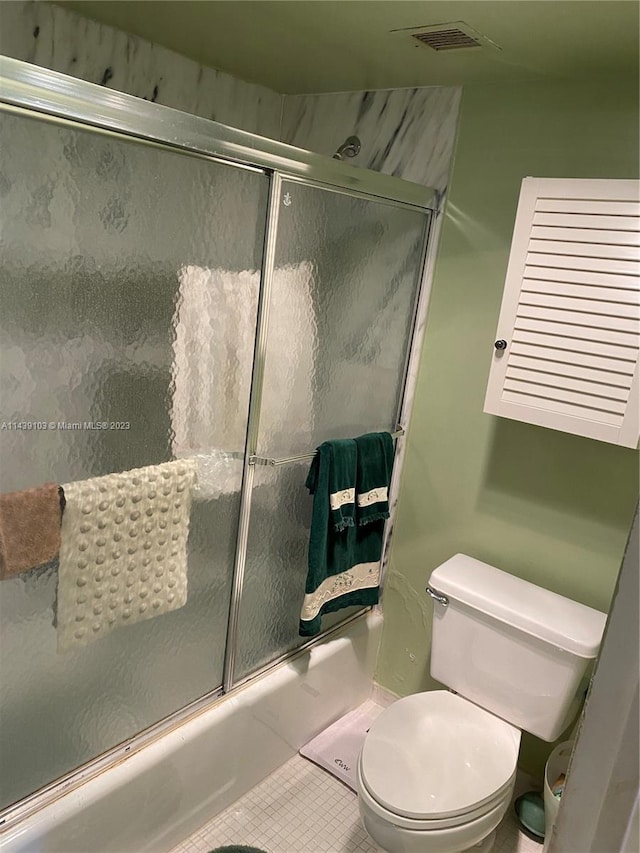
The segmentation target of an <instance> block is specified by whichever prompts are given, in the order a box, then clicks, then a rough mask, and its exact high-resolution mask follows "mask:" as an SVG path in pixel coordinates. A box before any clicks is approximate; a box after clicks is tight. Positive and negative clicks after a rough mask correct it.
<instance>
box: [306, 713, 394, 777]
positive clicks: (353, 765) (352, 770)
mask: <svg viewBox="0 0 640 853" xmlns="http://www.w3.org/2000/svg"><path fill="white" fill-rule="evenodd" d="M382 711H384V708H383V707H382V705H378V704H376V703H375V702H373V701H367V702H365V703H364V704H363V705H360V706H359V707H358V708H356V709H355V711H351V712H350V713H348V714H346V716H344V717H341V718H340V719H339V720H337V721H336V722H335V723H333V725H331V726H329V728H328V729H325V730H324V731H323V732H320V734H319V735H316V737H314V739H313V740H310V741H309V743H307V744H305V745H304V746H303V747H302V749H301V750H300V755H302V756H304V758H308V759H309V760H310V761H313V763H314V764H317V765H318V766H319V767H322V769H323V770H327V771H328V772H329V773H331V774H332V775H333V776H336V777H337V778H338V779H340V781H341V782H344V784H345V785H348V786H349V787H350V788H352V789H353V790H354V791H355V790H357V783H356V772H357V766H358V756H359V755H360V750H361V749H362V745H363V743H364V739H365V736H366V734H367V732H368V731H369V728H370V727H371V724H372V723H373V721H374V720H375V719H376V717H377V716H378V715H379V714H380V713H382Z"/></svg>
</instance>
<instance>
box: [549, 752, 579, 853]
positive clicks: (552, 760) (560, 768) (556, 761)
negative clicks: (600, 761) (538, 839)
mask: <svg viewBox="0 0 640 853" xmlns="http://www.w3.org/2000/svg"><path fill="white" fill-rule="evenodd" d="M572 752H573V741H571V740H566V741H564V743H559V744H558V746H556V748H555V749H554V750H553V752H552V753H551V755H550V756H549V760H548V761H547V764H546V766H545V768H544V847H543V849H542V853H546V851H547V848H548V847H549V842H550V840H551V829H552V827H553V824H554V823H555V820H556V817H557V815H558V809H559V808H560V800H559V799H558V798H557V797H554V795H553V793H552V791H551V786H552V785H553V784H554V783H555V782H556V780H557V779H558V777H559V776H560V774H561V773H564V774H565V775H566V773H567V768H568V767H569V759H570V758H571V753H572Z"/></svg>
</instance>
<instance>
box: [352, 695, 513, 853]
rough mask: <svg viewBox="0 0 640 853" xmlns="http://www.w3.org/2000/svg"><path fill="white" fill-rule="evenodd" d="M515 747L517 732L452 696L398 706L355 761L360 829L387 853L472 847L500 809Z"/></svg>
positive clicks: (508, 789)
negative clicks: (356, 765)
mask: <svg viewBox="0 0 640 853" xmlns="http://www.w3.org/2000/svg"><path fill="white" fill-rule="evenodd" d="M519 744H520V732H519V730H518V729H516V728H515V727H514V726H512V725H510V724H509V723H506V722H504V721H503V720H500V719H499V718H498V717H496V716H494V715H493V714H490V713H489V712H488V711H485V710H483V709H482V708H479V707H478V706H477V705H473V704H472V703H471V702H468V701H467V700H466V699H463V698H462V697H460V696H456V695H455V694H453V693H449V692H447V691H445V690H437V691H431V692H429V693H419V694H415V695H413V696H407V697H406V698H405V699H400V700H399V701H398V702H395V703H394V704H393V705H391V706H390V707H389V708H388V709H387V710H386V711H384V712H383V713H382V714H381V715H380V717H378V719H377V720H376V721H375V723H374V724H373V725H372V726H371V729H370V730H369V733H368V735H367V738H366V740H365V743H364V746H363V749H362V752H361V754H360V759H359V761H358V776H357V778H358V793H359V807H360V815H361V817H362V821H363V823H364V826H365V829H366V830H367V832H368V833H369V835H370V836H371V837H372V838H373V839H374V840H375V841H376V842H377V843H378V844H379V845H380V846H381V847H382V848H383V849H384V850H387V851H389V853H432V851H433V853H460V851H463V850H468V849H470V848H474V847H475V845H477V844H479V843H481V842H482V841H483V840H485V839H487V837H488V836H489V835H490V834H491V832H492V831H493V830H494V829H495V827H496V826H497V825H498V824H499V823H500V821H501V820H502V817H503V816H504V813H505V811H506V810H507V808H508V805H509V802H510V801H511V795H512V792H513V786H514V784H515V772H516V761H517V758H518V747H519ZM476 849H478V848H476ZM489 849H490V845H489V843H486V844H485V846H484V847H483V850H486V851H488V850H489Z"/></svg>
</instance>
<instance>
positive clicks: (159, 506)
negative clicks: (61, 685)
mask: <svg viewBox="0 0 640 853" xmlns="http://www.w3.org/2000/svg"><path fill="white" fill-rule="evenodd" d="M195 478H196V466H195V463H194V462H193V461H191V460H187V459H183V460H179V461H177V462H167V463H164V464H162V465H153V466H150V467H147V468H137V469H135V470H133V471H125V472H123V473H118V474H107V475H106V476H105V477H96V478H94V479H92V480H84V481H81V482H79V483H69V484H67V485H65V486H64V494H65V498H66V506H65V510H64V515H63V517H62V529H61V546H60V568H59V572H58V613H57V619H58V651H66V650H67V649H70V648H72V647H73V646H83V645H86V644H87V643H91V642H93V641H94V640H98V639H100V638H101V637H105V636H106V635H107V634H109V633H110V632H111V631H112V630H113V629H114V628H117V627H119V626H120V625H130V624H132V623H133V622H139V621H141V620H142V619H150V618H152V617H153V616H158V615H159V614H161V613H166V612H167V611H169V610H175V609H176V608H178V607H182V606H183V605H184V604H185V603H186V600H187V537H188V534H189V511H190V507H191V492H192V488H193V485H194V482H195Z"/></svg>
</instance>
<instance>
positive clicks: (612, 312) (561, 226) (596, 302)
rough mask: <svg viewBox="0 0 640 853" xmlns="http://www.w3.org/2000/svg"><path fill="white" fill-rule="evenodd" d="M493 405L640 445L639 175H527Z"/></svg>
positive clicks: (489, 407)
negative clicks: (504, 343) (632, 177)
mask: <svg viewBox="0 0 640 853" xmlns="http://www.w3.org/2000/svg"><path fill="white" fill-rule="evenodd" d="M496 339H504V340H506V341H507V348H506V349H504V350H496V351H495V352H494V356H493V363H492V367H491V374H490V378H489V386H488V388H487V396H486V400H485V412H489V413H491V414H497V415H502V416H505V417H511V418H515V419H517V420H523V421H528V422H529V423H535V424H539V425H541V426H548V427H551V428H554V429H559V430H563V431H565V432H574V433H576V434H579V435H585V436H589V437H591V438H596V439H599V440H602V441H608V442H612V443H616V444H622V445H624V446H627V447H635V446H636V444H637V441H638V434H639V433H640V417H639V411H638V410H639V409H640V400H639V394H638V373H639V368H638V357H639V353H640V204H638V182H637V181H617V180H612V181H604V180H557V179H535V178H527V179H525V180H524V181H523V185H522V191H521V195H520V202H519V205H518V214H517V217H516V224H515V228H514V236H513V242H512V247H511V256H510V259H509V267H508V270H507V279H506V283H505V291H504V295H503V304H502V309H501V313H500V320H499V323H498V331H497V333H496Z"/></svg>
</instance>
